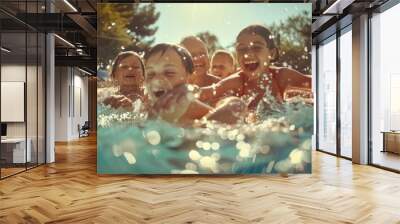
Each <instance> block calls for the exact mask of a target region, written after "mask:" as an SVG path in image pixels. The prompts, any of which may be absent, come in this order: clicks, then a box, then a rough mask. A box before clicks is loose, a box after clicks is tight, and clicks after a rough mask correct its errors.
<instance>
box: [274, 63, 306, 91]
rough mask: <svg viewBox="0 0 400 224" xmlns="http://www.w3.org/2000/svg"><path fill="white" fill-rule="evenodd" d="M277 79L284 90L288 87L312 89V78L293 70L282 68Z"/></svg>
mask: <svg viewBox="0 0 400 224" xmlns="http://www.w3.org/2000/svg"><path fill="white" fill-rule="evenodd" d="M276 78H277V80H278V82H279V86H281V87H282V88H283V90H285V89H286V88H287V87H300V88H306V89H311V76H309V75H304V74H302V73H300V72H298V71H296V70H293V69H289V68H280V69H279V72H278V76H277V77H276Z"/></svg>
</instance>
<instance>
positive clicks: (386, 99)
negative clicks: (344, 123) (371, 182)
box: [371, 5, 400, 170]
mask: <svg viewBox="0 0 400 224" xmlns="http://www.w3.org/2000/svg"><path fill="white" fill-rule="evenodd" d="M398 21H400V5H396V6H394V7H393V8H391V9H389V10H387V11H385V12H383V13H381V14H377V15H375V16H374V17H373V18H372V21H371V22H372V31H373V32H372V38H371V40H372V49H371V50H372V55H371V56H372V80H371V85H372V100H371V104H372V105H371V108H372V112H371V116H372V117H371V120H372V130H371V132H372V153H373V154H372V163H374V164H377V165H380V166H384V167H388V168H392V169H396V170H400V111H399V109H400V108H399V107H400V106H399V99H398V96H399V95H400V83H399V82H400V67H399V65H398V64H399V62H398V52H399V51H400V45H399V44H398V40H399V38H400V33H399V32H396V31H395V30H394V29H393V27H397V26H398V24H397V23H398Z"/></svg>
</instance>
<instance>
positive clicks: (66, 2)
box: [64, 0, 78, 12]
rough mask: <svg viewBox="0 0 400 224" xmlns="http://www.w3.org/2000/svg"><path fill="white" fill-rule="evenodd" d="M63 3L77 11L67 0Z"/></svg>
mask: <svg viewBox="0 0 400 224" xmlns="http://www.w3.org/2000/svg"><path fill="white" fill-rule="evenodd" d="M64 2H65V4H67V5H68V7H70V8H71V9H72V10H73V11H74V12H78V10H77V9H76V8H75V7H74V6H73V5H72V4H71V3H70V2H69V1H68V0H64Z"/></svg>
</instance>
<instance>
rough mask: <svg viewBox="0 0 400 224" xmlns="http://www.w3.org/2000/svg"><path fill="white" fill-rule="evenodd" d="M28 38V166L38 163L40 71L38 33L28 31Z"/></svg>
mask: <svg viewBox="0 0 400 224" xmlns="http://www.w3.org/2000/svg"><path fill="white" fill-rule="evenodd" d="M27 38H28V42H27V43H28V57H27V58H28V63H27V81H26V89H27V94H26V113H27V131H28V132H27V133H28V134H27V142H28V144H29V146H28V148H29V147H30V151H31V153H30V156H31V159H30V162H29V163H28V164H27V165H28V168H29V167H33V166H36V165H37V156H38V155H37V149H38V148H37V132H38V130H37V129H38V124H37V121H38V120H37V109H38V108H37V98H38V96H37V90H38V88H37V73H38V67H37V63H38V57H37V54H38V52H37V45H38V43H37V41H38V37H37V33H36V32H32V33H27Z"/></svg>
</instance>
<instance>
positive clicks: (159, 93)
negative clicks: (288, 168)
mask: <svg viewBox="0 0 400 224" xmlns="http://www.w3.org/2000/svg"><path fill="white" fill-rule="evenodd" d="M235 54H236V60H237V64H238V65H239V66H238V68H236V60H235V57H234V56H233V55H232V54H231V53H230V52H228V51H224V50H218V51H216V52H215V53H214V54H213V55H212V57H211V60H210V57H209V55H208V51H207V48H206V46H205V44H204V43H203V42H202V41H201V40H200V39H199V38H197V37H194V36H189V37H186V38H184V39H183V40H182V41H181V43H180V44H179V45H176V44H167V43H161V44H157V45H155V46H154V47H152V48H151V49H150V50H149V52H147V53H146V54H145V56H144V58H143V59H142V58H141V57H140V56H139V55H138V54H137V53H135V52H123V53H120V54H119V55H118V56H117V57H116V59H115V60H114V63H113V66H112V70H111V74H110V77H111V78H112V79H113V80H115V81H116V82H117V83H118V85H119V94H118V95H114V96H111V97H108V98H106V99H105V100H104V101H103V103H104V104H106V105H110V106H112V107H114V108H125V109H127V110H130V109H132V105H133V102H135V101H136V100H140V101H141V102H143V105H145V107H144V108H145V110H146V111H148V112H149V114H150V115H151V116H153V117H158V118H161V119H163V120H166V121H169V122H173V123H178V124H182V125H190V124H193V122H194V121H196V120H200V119H207V120H214V121H217V122H222V123H228V124H234V123H237V122H238V121H245V120H246V121H249V119H247V118H249V117H253V119H250V120H251V121H255V120H257V118H256V117H255V118H254V116H252V115H254V111H255V109H256V107H257V105H258V104H259V103H260V102H261V101H262V99H263V98H264V97H265V95H266V94H269V95H271V96H272V97H273V98H274V99H275V101H276V102H278V103H282V102H284V101H285V95H286V92H287V91H288V90H289V89H300V90H302V91H300V92H304V91H305V92H307V91H309V92H311V78H310V76H308V75H304V74H301V73H300V72H298V71H295V70H292V69H289V68H282V67H274V66H272V63H273V62H274V61H276V60H278V58H279V50H278V49H277V47H276V45H275V43H274V40H273V37H272V34H271V32H270V31H269V30H268V29H267V28H266V27H264V26H261V25H251V26H248V27H246V28H244V29H243V30H242V31H241V32H240V33H239V34H238V35H237V38H236V52H235Z"/></svg>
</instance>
